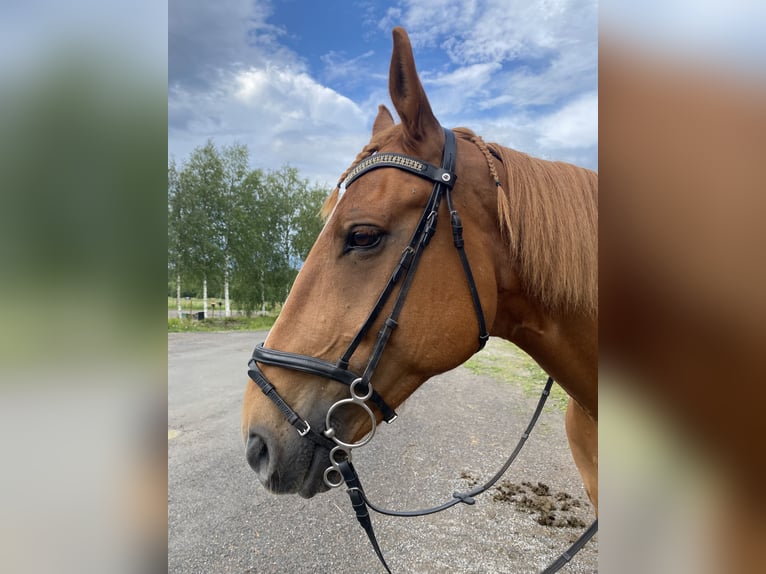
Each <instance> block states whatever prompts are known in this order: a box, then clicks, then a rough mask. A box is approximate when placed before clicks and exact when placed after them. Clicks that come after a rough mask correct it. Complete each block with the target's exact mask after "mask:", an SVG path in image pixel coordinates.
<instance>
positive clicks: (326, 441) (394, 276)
mask: <svg viewBox="0 0 766 574" xmlns="http://www.w3.org/2000/svg"><path fill="white" fill-rule="evenodd" d="M444 137H445V143H444V150H443V153H442V163H441V167H437V166H434V165H432V164H429V163H427V162H423V161H421V160H419V159H416V158H413V157H410V156H407V155H403V154H398V153H389V152H384V153H377V154H374V155H372V156H370V157H367V158H365V159H363V160H361V161H360V162H359V163H357V164H356V166H354V168H352V169H351V171H350V172H349V174H348V176H347V177H346V179H345V180H344V181H343V182H342V184H341V189H345V188H346V187H347V186H349V185H351V183H352V182H353V181H355V180H356V179H358V178H359V177H361V176H362V175H364V174H365V173H367V172H369V171H372V170H374V169H378V168H384V167H393V168H397V169H401V170H404V171H407V172H409V173H412V174H415V175H417V176H419V177H422V178H424V179H427V180H429V181H431V182H433V184H434V186H433V190H432V191H431V195H430V197H429V199H428V202H427V203H426V206H425V209H424V210H423V213H422V215H421V217H420V220H419V221H418V224H417V226H416V227H415V231H414V232H413V234H412V238H411V239H410V242H409V244H408V245H407V247H406V248H405V249H404V251H403V252H402V255H401V257H400V259H399V262H398V263H397V264H396V266H395V268H394V270H393V272H392V273H391V276H390V278H389V280H388V282H387V283H386V285H385V287H384V288H383V291H382V292H381V293H380V295H379V296H378V299H377V301H376V303H375V305H374V306H373V308H372V310H371V311H370V313H369V315H368V317H367V319H366V320H365V322H364V323H363V324H362V326H361V327H360V329H359V331H357V333H356V335H355V336H354V338H353V340H352V341H351V343H350V344H349V346H348V348H347V349H346V350H345V352H344V353H343V354H342V355H341V357H340V358H339V359H338V361H337V362H336V363H330V362H327V361H324V360H322V359H318V358H316V357H311V356H307V355H299V354H296V353H288V352H285V351H278V350H275V349H268V348H266V347H264V345H263V343H261V344H260V345H258V346H257V347H256V348H255V350H254V351H253V355H252V358H251V359H250V362H249V363H248V375H249V376H250V378H251V379H252V380H253V382H255V384H256V385H258V387H259V388H260V389H261V391H262V392H263V393H264V394H265V395H266V396H267V397H268V398H269V399H270V400H271V401H272V402H273V403H274V404H275V405H276V407H277V408H278V409H279V410H280V411H281V413H282V414H283V415H284V417H285V418H286V419H287V421H288V423H290V424H291V425H292V426H294V427H295V429H296V430H297V432H298V434H299V435H300V436H302V437H306V438H308V439H309V440H311V441H313V442H314V443H316V444H317V445H318V446H320V447H323V448H326V449H328V450H329V452H330V454H329V461H330V466H329V467H327V469H326V470H325V471H324V476H323V479H324V482H325V484H326V485H327V486H328V487H330V488H336V487H339V486H341V485H343V484H344V483H345V484H346V487H347V493H348V495H349V497H350V498H351V504H352V506H353V508H354V510H355V512H356V516H357V519H358V520H359V523H360V524H361V525H362V527H363V528H364V530H365V532H366V533H367V537H368V538H369V540H370V543H371V544H372V547H373V549H374V550H375V553H376V555H377V556H378V558H379V560H380V562H381V564H382V565H383V567H384V568H385V569H386V571H387V572H389V574H390V572H391V571H390V569H389V567H388V565H387V564H386V561H385V559H384V557H383V553H382V551H381V549H380V546H379V544H378V542H377V539H376V537H375V532H374V530H373V526H372V521H371V519H370V515H369V512H368V508H369V509H372V510H374V511H375V512H378V513H381V514H386V515H389V516H408V517H411V516H424V515H427V514H433V513H435V512H440V511H442V510H446V509H447V508H450V507H452V506H455V505H456V504H458V503H461V502H462V503H464V504H469V505H471V504H474V503H475V500H474V497H475V496H477V495H479V494H481V493H482V492H484V491H486V490H488V489H489V488H490V487H491V486H492V485H494V484H495V483H496V482H497V481H498V480H499V479H500V477H501V476H502V475H503V474H504V473H505V471H506V470H507V469H508V467H510V465H511V463H512V462H513V460H514V459H515V458H516V456H517V455H518V453H519V452H520V451H521V448H522V446H523V445H524V443H525V442H526V439H527V438H528V437H529V433H530V432H531V431H532V428H533V427H534V425H535V423H536V422H537V419H538V417H539V416H540V412H541V411H542V408H543V405H544V404H545V400H546V398H547V396H548V394H549V392H550V388H551V385H552V384H553V379H552V378H550V377H549V378H548V382H547V384H546V386H545V389H544V390H543V393H542V396H541V397H540V400H539V402H538V405H537V407H536V409H535V411H534V414H533V416H532V419H531V420H530V422H529V425H528V426H527V428H526V430H525V431H524V433H523V434H522V437H521V439H520V440H519V442H518V444H517V446H516V448H515V449H514V451H513V452H512V453H511V456H510V457H509V458H508V460H507V461H506V462H505V464H504V465H503V466H502V467H501V469H500V470H499V471H498V472H497V473H496V474H495V475H494V476H493V477H492V478H491V479H490V480H489V481H488V482H487V483H485V484H484V485H482V486H480V487H477V488H474V489H473V490H471V491H469V492H467V493H458V492H456V493H454V494H453V496H452V498H451V499H450V500H448V501H447V502H445V503H444V504H442V505H439V506H436V507H433V508H428V509H424V510H417V511H404V512H401V511H393V510H386V509H383V508H380V507H378V506H376V505H375V504H373V503H371V502H370V501H369V500H368V499H367V496H366V495H365V493H364V489H363V488H362V485H361V481H360V480H359V476H358V474H357V472H356V470H355V468H354V466H353V464H352V451H353V449H355V448H359V447H362V446H364V445H366V444H367V443H369V442H370V441H371V440H372V438H373V436H374V435H375V430H376V426H377V425H376V416H375V414H374V413H373V412H372V410H371V408H370V407H369V406H368V404H367V403H368V402H372V403H373V405H374V406H375V407H376V408H377V409H378V410H379V411H380V413H381V415H382V418H383V420H384V421H385V422H386V423H389V424H390V423H392V422H393V421H394V420H395V419H396V417H397V414H396V412H395V411H394V409H392V408H391V407H390V406H389V405H388V404H387V403H386V401H385V400H384V399H383V397H381V396H380V395H379V394H378V393H377V392H376V391H375V390H374V389H373V387H372V384H371V381H372V378H373V375H374V373H375V370H376V368H377V366H378V363H379V362H380V359H381V357H382V355H383V352H384V350H385V348H386V345H387V344H388V341H389V339H390V337H391V334H392V333H393V331H394V330H395V329H396V327H397V326H398V318H399V315H400V313H401V311H402V308H403V306H404V302H405V299H406V297H407V294H408V292H409V290H410V287H411V286H412V281H413V279H414V276H415V271H416V270H417V267H418V265H419V263H420V259H421V256H422V254H423V251H424V250H425V248H426V247H427V246H428V244H429V242H430V240H431V238H432V237H433V235H434V233H435V232H436V225H437V222H438V212H439V207H440V206H441V202H442V200H444V201H445V202H446V205H447V209H448V211H449V215H450V224H451V227H452V238H453V243H454V246H455V248H456V250H457V252H458V255H459V257H460V261H461V263H462V266H463V271H464V273H465V276H466V279H467V282H468V287H469V291H470V293H471V300H472V303H473V307H474V310H475V312H476V318H477V322H478V327H479V337H478V349H477V351H480V350H481V349H482V348H484V345H485V344H486V342H487V340H488V339H489V333H488V331H487V326H486V321H485V318H484V313H483V310H482V306H481V301H480V299H479V292H478V289H477V287H476V282H475V280H474V277H473V273H472V271H471V266H470V264H469V262H468V257H467V255H466V253H465V248H464V241H463V225H462V222H461V220H460V216H459V215H458V213H457V211H456V210H455V207H454V204H453V201H452V188H453V187H454V185H455V181H456V179H457V177H456V175H455V165H456V162H457V145H456V141H455V135H454V133H453V132H452V131H451V130H447V129H444ZM398 284H399V285H400V287H399V292H398V293H397V295H396V298H395V299H394V302H393V306H392V310H391V312H390V313H389V315H388V317H386V319H385V320H384V321H383V325H382V327H381V328H380V330H379V332H378V334H377V338H376V341H375V345H374V346H373V350H372V352H371V354H370V356H369V358H368V360H367V364H366V366H365V369H364V371H363V373H362V374H361V375H358V374H356V373H354V372H353V371H351V370H350V369H349V364H350V361H351V358H352V356H353V354H354V352H355V351H356V349H357V348H358V346H359V345H360V343H361V342H362V340H364V338H365V336H366V335H367V334H368V332H369V330H370V328H371V327H372V325H373V323H375V321H376V320H377V319H378V317H379V316H380V314H381V312H382V311H383V308H384V307H385V305H386V303H387V302H388V300H389V299H390V298H391V296H392V295H393V293H394V289H395V287H396V285H398ZM258 363H262V364H266V365H273V366H277V367H282V368H286V369H291V370H295V371H299V372H303V373H308V374H313V375H318V376H321V377H324V378H328V379H332V380H334V381H337V382H339V383H342V384H344V385H346V386H348V387H349V392H350V395H351V396H350V397H349V398H347V399H342V400H339V401H337V402H336V403H334V404H333V405H332V406H331V407H330V408H329V409H328V411H327V414H326V415H325V421H324V423H325V428H324V429H322V430H318V429H314V428H312V427H311V425H310V424H309V422H308V420H306V419H305V418H303V417H301V416H300V415H299V414H298V413H297V412H296V411H295V410H294V409H293V408H292V407H291V406H290V405H289V404H288V403H287V402H286V401H285V400H284V399H283V398H282V397H281V396H280V395H279V393H278V392H277V390H276V389H275V387H274V386H273V385H272V384H271V383H270V382H269V380H268V379H267V378H266V376H265V375H264V374H263V371H262V370H261V368H260V367H259V366H258ZM346 405H355V406H357V407H359V408H361V409H362V410H363V411H364V412H365V413H366V414H367V416H368V417H369V419H370V424H371V430H370V432H369V433H367V435H365V436H364V437H362V438H361V439H360V440H359V441H357V442H355V443H347V442H344V441H342V440H341V439H340V438H339V437H338V436H337V433H336V430H335V429H334V428H333V426H332V425H333V422H332V415H333V413H334V412H335V410H336V409H338V408H340V407H342V406H346ZM597 529H598V521H597V520H596V521H594V522H593V524H591V526H590V527H589V528H588V529H587V530H586V531H585V532H584V533H583V535H582V536H580V538H579V539H578V540H577V541H576V542H575V543H574V544H573V545H572V546H571V547H570V548H569V549H568V550H567V551H566V552H564V553H562V554H561V556H560V557H559V558H558V559H557V560H556V561H554V562H553V563H552V564H551V565H550V566H549V567H548V568H546V569H545V570H544V571H543V574H553V573H554V572H556V571H558V570H559V569H560V568H561V567H562V566H563V565H564V564H566V563H567V562H568V561H569V560H571V558H572V557H573V556H574V555H575V554H576V553H577V552H578V551H579V550H580V548H582V546H584V545H585V543H587V541H588V540H590V538H591V537H592V536H593V535H594V534H595V533H596V531H597Z"/></svg>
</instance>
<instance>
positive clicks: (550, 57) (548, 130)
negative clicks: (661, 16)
mask: <svg viewBox="0 0 766 574" xmlns="http://www.w3.org/2000/svg"><path fill="white" fill-rule="evenodd" d="M597 20H598V18H597V5H596V2H595V1H590V0H588V1H584V0H540V1H537V2H527V1H519V0H402V1H399V2H381V1H376V0H359V1H351V2H340V1H335V2H332V1H328V2H310V1H304V0H282V1H272V2H262V1H260V0H259V1H257V2H253V1H252V0H219V1H217V2H209V1H208V0H183V1H182V0H171V1H170V4H169V25H168V30H169V42H168V50H169V51H168V60H169V64H168V84H169V85H168V98H169V99H168V138H169V140H168V151H169V155H170V157H172V158H174V159H175V160H176V161H178V162H182V161H184V160H185V159H186V157H188V154H189V152H190V151H191V150H192V149H193V148H194V147H196V146H198V145H201V144H203V143H204V142H205V141H206V140H207V139H208V138H212V139H213V140H214V141H215V142H216V143H217V144H219V145H221V144H228V143H232V142H239V143H243V144H246V145H247V146H248V148H249V149H250V152H251V158H252V159H251V161H252V163H253V167H261V168H266V169H278V168H279V167H281V166H282V165H284V164H290V165H293V166H295V167H297V168H299V169H300V171H301V174H302V175H303V176H304V177H307V178H309V179H310V180H312V181H317V182H320V183H322V184H333V183H334V182H335V181H336V180H337V177H338V175H339V174H340V173H341V172H342V171H343V170H344V169H345V168H346V167H347V166H348V165H349V163H350V162H351V161H352V160H353V158H354V157H355V155H356V154H357V152H358V151H359V150H360V149H361V148H362V147H363V146H364V145H365V144H366V143H367V141H368V140H369V133H370V128H371V125H372V121H373V119H374V117H375V113H376V111H377V106H378V104H380V103H384V104H386V105H388V106H389V108H390V109H392V111H393V108H392V106H391V105H390V100H389V96H388V91H387V86H388V78H387V74H388V65H389V59H390V54H391V28H393V27H394V26H397V25H400V26H404V27H405V28H406V29H407V31H408V32H409V34H410V38H411V40H412V43H413V47H414V51H415V60H416V63H417V66H418V70H419V73H420V76H421V80H422V81H423V84H424V87H425V89H426V93H427V94H428V97H429V99H430V101H431V105H432V108H433V110H434V113H435V114H436V116H437V117H438V118H439V120H440V121H441V122H442V124H444V125H445V126H448V127H454V126H466V127H469V128H471V129H473V130H474V131H476V132H478V133H479V134H481V135H482V136H483V137H484V139H485V140H487V141H496V142H498V143H501V144H503V145H507V146H509V147H512V148H515V149H518V150H520V151H524V152H527V153H530V154H532V155H536V156H538V157H543V158H546V159H555V160H564V161H569V162H572V163H575V164H578V165H582V166H585V167H589V168H593V169H596V168H597V145H598V92H597V78H598V76H597V48H598V44H597V38H598V32H597Z"/></svg>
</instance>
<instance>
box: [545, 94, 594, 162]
mask: <svg viewBox="0 0 766 574" xmlns="http://www.w3.org/2000/svg"><path fill="white" fill-rule="evenodd" d="M539 125H540V127H539V129H540V137H539V138H538V142H539V143H540V145H542V146H544V147H552V148H579V147H591V146H595V145H597V144H598V94H596V93H590V94H585V95H583V96H582V97H580V98H578V99H577V100H575V101H573V102H571V103H569V104H567V105H566V106H564V107H563V108H561V109H559V110H557V111H556V112H554V113H552V114H551V115H549V116H547V117H545V118H543V119H542V120H540V122H539Z"/></svg>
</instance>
